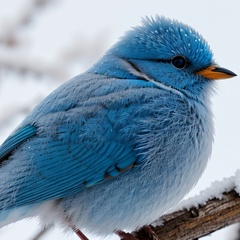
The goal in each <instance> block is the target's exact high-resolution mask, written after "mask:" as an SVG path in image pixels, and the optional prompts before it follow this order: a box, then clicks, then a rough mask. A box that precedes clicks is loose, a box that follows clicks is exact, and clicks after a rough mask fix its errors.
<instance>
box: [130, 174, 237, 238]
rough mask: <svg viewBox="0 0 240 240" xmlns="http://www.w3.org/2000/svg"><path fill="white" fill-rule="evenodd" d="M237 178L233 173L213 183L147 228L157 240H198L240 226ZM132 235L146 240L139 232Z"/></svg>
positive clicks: (142, 233) (143, 234) (142, 232)
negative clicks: (155, 235)
mask: <svg viewBox="0 0 240 240" xmlns="http://www.w3.org/2000/svg"><path fill="white" fill-rule="evenodd" d="M239 178H240V171H237V173H236V176H234V177H231V178H228V179H224V180H223V181H221V182H215V183H213V184H212V186H211V187H209V188H207V189H206V190H204V191H203V192H201V193H200V194H199V195H197V196H195V197H193V198H190V199H188V200H186V201H183V202H182V203H181V206H180V207H178V210H177V209H175V211H174V212H172V213H169V214H167V215H164V216H162V217H161V218H160V219H158V220H157V221H156V222H154V223H153V224H152V226H151V227H152V229H153V230H154V232H155V233H156V234H157V236H158V239H165V240H176V239H181V240H192V239H198V238H200V237H203V236H206V235H208V234H210V233H212V232H214V231H216V230H219V229H221V228H224V227H226V226H229V225H232V224H234V223H238V222H240V196H239V183H240V182H239ZM179 209H181V210H179ZM134 235H135V236H136V237H137V238H138V239H139V240H147V239H149V238H148V236H146V235H145V233H144V231H142V230H140V231H137V232H134Z"/></svg>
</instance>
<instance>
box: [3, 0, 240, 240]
mask: <svg viewBox="0 0 240 240" xmlns="http://www.w3.org/2000/svg"><path fill="white" fill-rule="evenodd" d="M239 9H240V2H239V0H231V1H226V0H212V1H208V0H201V1H195V0H185V1H178V0H148V1H139V0H131V1H129V0H101V1H96V0H88V1H87V0H85V1H84V0H59V1H58V0H0V113H1V114H0V142H3V141H4V139H5V138H6V137H7V136H8V134H9V133H10V132H11V131H12V130H13V129H14V128H15V127H16V126H17V124H18V123H19V122H20V121H21V120H22V119H23V118H24V116H25V115H26V114H27V113H28V112H29V111H30V110H31V109H32V108H33V107H34V106H35V105H36V104H37V103H38V102H39V101H40V100H41V99H43V98H44V96H46V95H47V94H48V93H50V92H51V91H52V90H53V89H55V88H56V87H57V86H59V85H60V84H61V83H63V82H64V81H65V80H67V79H69V78H70V77H73V76H75V75H76V74H79V73H81V72H83V71H84V70H86V69H87V68H88V67H90V66H91V65H92V64H93V63H94V62H95V61H96V60H97V59H98V58H99V57H100V56H101V55H102V54H103V53H104V51H105V50H107V49H108V48H109V47H110V46H111V45H112V44H113V43H114V42H116V41H117V39H118V37H120V36H121V35H122V34H123V33H124V32H125V31H126V30H128V29H129V28H130V27H132V26H135V25H138V24H139V23H140V21H141V17H144V16H146V15H147V16H155V15H156V14H159V15H165V16H166V17H170V18H175V19H178V20H180V21H182V22H184V23H187V24H189V25H191V26H192V27H194V28H195V29H197V30H198V31H199V32H200V33H201V34H202V35H203V36H204V38H205V39H207V40H208V42H209V43H210V46H211V48H212V50H213V52H214V55H215V59H216V61H217V63H219V64H220V65H221V66H222V67H226V68H229V69H230V70H232V71H234V72H236V73H237V74H239V65H240V49H239V43H240V14H239ZM218 85H219V87H218V90H217V94H216V95H215V96H214V98H213V108H214V114H215V126H216V131H215V132H216V134H215V143H214V148H213V154H212V158H211V161H210V163H209V165H208V167H207V169H206V171H205V173H204V175H203V176H202V178H201V180H200V181H199V183H198V184H197V186H196V187H195V188H194V189H193V190H192V192H191V193H190V194H189V195H191V196H192V195H195V194H197V193H198V192H199V191H201V190H203V189H204V188H206V187H207V186H209V185H210V183H211V182H212V181H214V180H221V179H222V178H223V177H229V176H231V175H233V174H234V173H235V171H236V169H237V168H239V165H240V164H239V159H240V150H239V149H240V148H239V146H240V124H239V123H240V113H239V112H240V107H239V105H240V94H239V92H240V81H239V77H237V78H233V79H229V80H223V81H219V83H218ZM39 229H41V227H40V226H39V223H38V221H37V220H36V219H33V220H25V221H22V222H18V223H15V224H11V225H9V226H8V227H4V228H2V229H0V239H1V240H9V239H18V240H32V239H33V237H34V236H35V235H36V233H37V232H38V231H39ZM236 236H237V228H236V227H230V228H228V229H224V230H221V231H218V232H216V233H213V234H212V235H211V236H207V237H205V238H206V239H211V240H216V239H218V240H236V239H237V237H236ZM205 238H204V239H205ZM41 239H42V240H46V239H48V240H53V239H58V240H61V239H64V240H68V239H72V240H74V239H75V240H76V239H78V238H77V237H76V236H75V235H74V234H66V233H63V232H62V231H61V229H59V228H57V227H56V228H54V229H53V230H52V231H49V233H48V234H46V235H45V236H43V237H42V238H41ZM111 239H117V238H116V237H114V236H113V237H111Z"/></svg>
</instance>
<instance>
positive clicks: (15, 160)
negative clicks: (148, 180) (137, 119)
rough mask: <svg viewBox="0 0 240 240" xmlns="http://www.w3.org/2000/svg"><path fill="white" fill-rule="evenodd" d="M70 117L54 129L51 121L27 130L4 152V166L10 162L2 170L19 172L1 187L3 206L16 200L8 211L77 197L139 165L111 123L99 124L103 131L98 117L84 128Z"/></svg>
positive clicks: (0, 152)
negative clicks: (86, 190)
mask: <svg viewBox="0 0 240 240" xmlns="http://www.w3.org/2000/svg"><path fill="white" fill-rule="evenodd" d="M85 111H87V110H85ZM90 111H92V110H90ZM74 112H75V113H76V109H74ZM80 112H81V113H82V110H81V111H80ZM79 114H80V113H79ZM70 115H71V114H70ZM67 116H68V117H66V116H65V117H64V116H62V122H61V121H60V120H58V121H57V122H56V123H54V122H52V124H51V123H50V122H49V121H52V120H53V118H52V116H51V117H50V118H49V120H47V119H45V121H42V122H41V124H42V125H41V124H40V125H39V126H31V125H27V126H24V127H22V128H20V129H19V130H18V131H16V132H15V133H14V134H13V135H11V136H10V137H9V138H8V139H7V140H6V141H5V142H4V143H3V144H2V146H1V147H0V161H3V162H4V160H5V162H7V164H5V165H3V167H2V169H1V170H2V171H4V167H5V166H6V167H8V169H11V171H13V169H14V171H15V172H14V174H12V175H11V176H10V177H9V178H7V180H6V182H5V183H4V184H5V186H4V184H2V186H1V187H2V188H3V189H5V190H4V191H5V193H4V194H2V195H1V196H0V203H3V202H4V201H5V200H6V199H8V200H9V199H10V198H12V196H14V199H11V201H10V202H11V204H9V205H8V206H7V208H12V207H18V206H24V205H27V204H32V203H36V202H40V201H44V200H50V199H57V198H62V197H65V196H69V195H71V194H75V193H78V192H80V191H81V190H83V189H84V188H87V187H90V186H92V185H95V184H99V183H101V182H103V181H106V180H109V179H111V178H114V177H117V176H118V175H119V174H121V173H122V172H124V171H126V170H128V169H129V168H131V167H132V166H133V165H134V164H135V163H136V161H137V156H136V154H135V153H134V151H133V146H132V145H131V144H130V143H129V142H128V141H126V142H125V143H124V142H123V141H122V140H121V139H119V137H118V136H119V133H117V131H118V130H117V129H118V127H117V126H115V127H112V124H113V123H112V122H111V123H110V122H109V121H110V120H109V118H105V119H104V118H103V119H100V121H101V120H102V125H101V126H99V124H98V121H99V116H98V117H97V116H95V117H93V118H91V119H89V120H88V121H87V122H85V121H84V122H82V123H81V121H80V123H78V122H76V121H77V119H76V118H75V120H76V121H75V120H73V116H69V113H68V114H67ZM79 116H80V115H79ZM100 118H101V117H100ZM50 128H51V129H50ZM48 129H49V131H48ZM89 129H91V130H89ZM6 171H7V170H6ZM3 205H5V204H3Z"/></svg>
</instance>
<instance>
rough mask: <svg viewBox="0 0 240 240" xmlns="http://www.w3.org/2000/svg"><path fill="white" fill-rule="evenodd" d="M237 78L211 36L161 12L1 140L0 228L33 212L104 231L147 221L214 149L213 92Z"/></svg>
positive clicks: (177, 196)
mask: <svg viewBox="0 0 240 240" xmlns="http://www.w3.org/2000/svg"><path fill="white" fill-rule="evenodd" d="M233 76H236V74H235V73H233V72H231V71H229V70H227V69H225V68H221V67H219V66H217V65H216V63H215V62H214V60H213V55H212V52H211V50H210V48H209V45H208V44H207V42H206V41H205V40H204V39H203V37H202V36H201V35H199V33H198V32H196V31H195V30H194V29H192V28H191V27H189V26H187V25H184V24H182V23H180V22H178V21H175V20H170V19H166V18H164V17H159V16H157V17H156V18H145V19H143V21H142V25H141V26H138V27H135V28H133V29H131V30H130V31H128V32H127V33H126V35H125V36H124V37H122V38H121V39H120V40H119V42H117V43H116V44H115V45H114V46H113V47H112V48H110V50H108V51H107V52H106V54H105V55H104V56H103V57H102V58H101V59H100V60H99V61H98V62H97V63H96V64H95V65H94V66H93V67H92V68H90V69H89V70H87V71H86V72H84V73H83V74H81V75H78V76H76V77H74V78H73V79H71V80H69V81H67V82H66V83H64V84H63V85H62V86H60V87H59V88H58V89H56V90H55V91H54V92H52V93H51V94H50V95H49V96H47V97H46V98H45V99H44V100H43V101H42V102H41V103H40V104H39V105H38V106H37V107H36V108H35V109H34V110H33V111H32V112H31V113H30V114H29V115H28V116H27V117H26V118H25V120H24V121H23V122H22V123H21V124H20V125H19V126H18V127H17V128H16V129H15V130H14V131H13V133H12V134H11V135H10V136H9V137H8V138H7V139H6V140H5V142H4V143H3V144H2V145H1V147H0V162H1V166H0V182H1V185H0V227H2V226H4V225H6V224H9V223H11V222H14V221H18V220H20V219H23V218H27V217H34V216H39V217H40V218H41V219H42V220H43V222H44V223H45V224H48V223H60V224H61V225H62V226H64V227H66V228H68V227H70V228H72V229H74V231H75V232H76V233H77V234H78V236H79V237H80V238H81V239H87V238H86V237H85V236H84V235H83V234H82V232H81V231H80V229H86V230H87V231H89V232H91V233H93V234H96V235H100V236H106V235H108V234H111V233H113V232H115V233H117V234H118V235H119V236H121V237H122V239H127V234H124V232H122V231H120V230H130V231H132V230H135V229H138V228H141V227H142V226H144V225H147V224H150V223H151V222H152V221H154V220H156V219H157V218H158V217H159V216H161V215H163V214H164V213H165V212H166V211H167V210H169V209H170V208H171V207H172V206H174V205H175V204H177V203H178V202H179V201H180V200H181V199H182V198H183V197H184V196H185V195H186V193H187V192H189V190H190V189H191V188H192V187H193V186H194V184H196V182H197V181H198V179H199V178H200V176H201V175H202V173H203V171H204V169H205V167H206V164H207V162H208V159H209V157H210V154H211V149H212V142H213V131H214V130H213V120H212V110H211V106H210V97H211V95H212V93H213V90H214V86H215V82H216V81H214V80H217V79H224V78H230V77H233Z"/></svg>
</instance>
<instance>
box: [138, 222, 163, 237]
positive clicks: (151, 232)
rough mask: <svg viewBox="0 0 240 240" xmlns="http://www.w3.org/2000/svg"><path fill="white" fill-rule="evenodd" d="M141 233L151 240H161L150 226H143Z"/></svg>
mask: <svg viewBox="0 0 240 240" xmlns="http://www.w3.org/2000/svg"><path fill="white" fill-rule="evenodd" d="M139 231H143V232H144V233H145V234H147V236H148V238H149V239H152V240H159V239H158V236H157V234H156V233H155V232H154V230H153V229H152V228H151V226H149V225H145V226H143V227H142V228H141V229H140V230H139Z"/></svg>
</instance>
